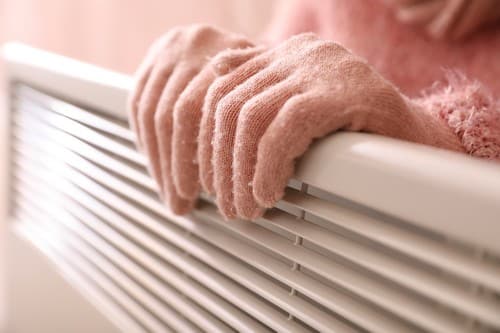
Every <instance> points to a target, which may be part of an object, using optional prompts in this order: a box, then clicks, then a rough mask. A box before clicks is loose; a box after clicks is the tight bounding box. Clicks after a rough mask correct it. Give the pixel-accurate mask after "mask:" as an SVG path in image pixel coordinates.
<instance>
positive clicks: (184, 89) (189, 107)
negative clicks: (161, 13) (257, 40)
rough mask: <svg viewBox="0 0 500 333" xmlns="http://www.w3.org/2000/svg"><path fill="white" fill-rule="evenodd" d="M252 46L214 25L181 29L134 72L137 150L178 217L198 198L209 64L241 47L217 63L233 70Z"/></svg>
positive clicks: (161, 42) (157, 46)
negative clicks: (200, 140)
mask: <svg viewBox="0 0 500 333" xmlns="http://www.w3.org/2000/svg"><path fill="white" fill-rule="evenodd" d="M251 45H252V44H251V43H250V42H249V41H248V40H247V39H246V38H244V37H243V36H241V35H236V34H233V33H228V32H224V31H221V30H218V29H215V28H213V27H210V26H205V25H193V26H188V27H179V28H175V29H173V30H171V31H170V32H169V33H167V34H166V35H165V36H163V37H162V38H160V39H159V40H158V41H156V42H155V43H154V44H153V46H152V47H151V49H150V50H149V52H148V54H147V55H146V58H145V60H144V62H143V63H142V65H141V66H140V67H139V69H138V71H137V73H136V86H135V88H134V89H133V93H132V95H131V96H130V100H129V118H130V123H131V127H132V129H133V130H134V131H135V132H136V134H137V144H138V147H139V149H140V150H142V151H143V152H144V153H145V154H146V155H147V157H148V160H149V165H148V168H149V171H150V173H151V175H152V176H153V178H154V179H155V180H156V182H157V184H158V187H159V189H160V195H161V196H162V198H163V200H164V201H165V203H166V205H167V206H168V207H169V208H170V209H171V210H172V211H173V212H175V213H179V214H181V213H186V212H188V211H190V210H191V208H192V207H193V203H194V201H195V200H196V196H197V194H198V186H199V185H198V184H199V183H198V167H197V164H196V161H195V159H194V158H193V156H196V151H197V142H196V138H197V133H198V128H197V125H198V124H199V122H198V121H196V120H197V119H199V118H201V110H200V109H201V104H202V103H203V99H204V97H205V93H206V91H207V89H208V87H209V85H210V84H211V83H212V81H213V80H214V79H215V78H216V75H215V72H214V71H213V69H212V65H210V66H207V64H208V63H209V60H210V59H211V58H212V57H213V56H214V55H216V54H218V53H220V52H223V51H226V50H228V49H236V50H238V51H239V50H241V49H243V51H242V54H240V53H238V51H236V54H235V56H234V57H231V56H230V55H227V54H226V55H225V56H222V57H221V58H220V59H219V60H218V61H219V62H218V67H225V68H226V70H230V67H231V66H238V64H239V63H238V61H245V60H246V57H249V56H251V54H250V55H248V54H247V53H248V52H247V51H246V48H248V47H249V46H251ZM226 52H227V51H226ZM224 61H226V62H225V63H224ZM223 63H224V64H223ZM174 156H175V157H174ZM174 161H175V162H174ZM176 183H177V184H176ZM179 184H181V185H183V186H176V185H179Z"/></svg>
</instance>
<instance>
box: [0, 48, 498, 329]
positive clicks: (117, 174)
mask: <svg viewBox="0 0 500 333" xmlns="http://www.w3.org/2000/svg"><path fill="white" fill-rule="evenodd" d="M4 55H5V57H6V59H7V61H8V68H9V70H10V75H11V76H10V78H11V83H12V94H11V96H12V97H11V105H12V110H11V113H12V128H11V133H12V135H11V140H12V158H11V160H12V166H11V167H12V172H11V174H12V176H13V177H12V184H13V186H12V189H11V191H12V195H13V205H12V214H13V218H14V220H15V221H16V222H15V225H17V227H16V228H20V229H22V230H27V231H26V232H25V233H27V234H29V235H36V234H37V233H39V232H42V231H43V230H51V232H48V234H49V235H52V236H53V235H58V237H52V236H51V237H48V238H47V239H46V241H43V239H42V238H41V239H42V240H38V243H40V244H42V245H41V246H42V247H45V248H48V249H51V250H50V251H52V252H51V253H55V255H54V256H55V257H57V258H63V259H64V260H65V261H67V262H69V263H70V264H71V265H70V266H72V268H71V269H73V270H74V271H76V272H82V273H81V274H84V275H85V276H86V277H88V278H90V279H91V280H92V279H93V280H92V281H94V282H93V283H94V284H96V285H98V286H103V285H104V286H106V290H109V292H110V293H112V294H113V295H111V297H112V298H113V299H116V301H117V302H118V303H120V304H121V306H122V307H124V308H126V309H127V311H128V312H127V313H129V315H130V322H131V323H135V324H134V325H138V327H142V328H144V329H146V330H148V331H154V332H163V331H169V330H175V331H193V330H194V331H196V330H198V331H199V330H203V331H209V332H215V331H221V332H225V331H232V330H236V331H280V332H281V331H324V332H329V331H332V332H354V331H360V330H366V331H373V332H405V331H421V330H425V331H438V332H461V331H485V332H489V331H494V330H500V315H499V314H500V242H499V241H498V237H499V236H500V168H499V167H498V166H497V165H494V164H491V163H486V162H483V161H477V160H473V159H471V158H468V157H466V156H462V155H459V154H456V153H451V152H447V151H442V150H438V149H434V148H429V147H424V146H420V145H416V144H411V143H405V142H400V141H396V140H392V139H388V138H382V137H377V136H373V135H366V134H353V133H341V134H336V135H333V136H330V137H328V138H326V139H324V140H321V141H320V142H318V143H316V144H314V146H313V147H312V148H311V149H310V151H309V152H308V153H307V154H306V156H305V157H304V158H303V159H302V160H301V161H300V163H299V166H298V170H297V173H296V177H295V178H296V179H295V180H293V181H292V182H291V183H290V188H289V189H288V191H287V195H286V196H285V198H284V200H283V201H281V202H280V203H279V204H278V205H277V208H275V209H273V210H270V211H269V212H267V213H266V215H265V216H264V218H262V219H260V220H258V221H256V222H253V223H250V222H247V221H234V222H231V223H227V222H225V221H223V219H222V218H221V217H220V216H219V214H218V213H217V211H216V209H215V207H214V206H213V204H212V203H211V199H210V198H208V197H204V198H203V199H202V200H200V203H199V205H198V207H197V209H196V210H195V211H194V212H193V214H191V215H189V216H186V217H179V216H175V215H172V214H171V213H169V212H168V210H167V209H165V208H164V206H163V205H162V203H161V202H160V201H159V200H158V198H157V196H156V194H155V185H154V183H153V182H152V180H151V179H150V177H149V176H148V175H147V173H146V171H145V170H146V169H145V163H146V160H145V158H144V157H143V156H141V155H140V154H139V153H138V152H137V151H136V150H135V148H134V145H133V140H134V136H133V133H131V132H130V131H129V130H128V126H127V122H126V117H125V108H124V105H125V99H126V95H127V92H128V91H127V89H128V88H129V87H130V78H129V77H126V76H123V75H120V74H115V73H110V72H108V71H105V70H102V69H98V68H95V67H93V66H90V65H86V64H81V63H78V62H76V61H73V60H70V59H66V58H63V57H60V56H55V55H52V54H48V53H46V52H42V51H39V50H34V49H31V48H29V47H26V46H22V45H18V44H16V45H9V46H8V47H6V48H5V52H4ZM31 238H33V236H32V237H31ZM35 238H36V237H35ZM36 239H38V238H36ZM44 244H47V245H44ZM103 311H105V312H106V310H103Z"/></svg>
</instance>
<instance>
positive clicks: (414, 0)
mask: <svg viewBox="0 0 500 333" xmlns="http://www.w3.org/2000/svg"><path fill="white" fill-rule="evenodd" d="M385 1H386V2H389V3H390V4H391V5H392V6H393V7H394V8H395V9H396V16H397V17H398V19H399V20H401V21H402V22H405V23H410V24H415V25H421V26H424V27H425V29H426V30H427V32H428V33H429V34H430V35H431V36H432V37H434V38H451V39H460V38H463V37H466V36H468V35H470V34H471V33H473V32H475V31H476V30H478V29H480V28H482V27H484V26H485V25H487V24H489V23H492V22H494V21H498V20H499V19H500V2H499V1H498V0H385Z"/></svg>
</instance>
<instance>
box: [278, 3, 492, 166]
mask: <svg viewBox="0 0 500 333" xmlns="http://www.w3.org/2000/svg"><path fill="white" fill-rule="evenodd" d="M279 12H280V15H279V17H278V18H277V19H276V20H275V21H274V23H273V26H272V27H271V31H270V33H269V36H270V38H271V40H272V41H273V42H278V41H280V40H283V39H285V38H288V37H289V36H291V35H294V34H297V33H301V32H307V31H313V32H316V33H318V34H319V35H320V36H322V37H323V38H325V39H332V40H335V41H336V42H338V43H340V44H342V45H344V46H345V47H347V48H348V49H350V50H351V51H352V52H353V53H355V54H357V55H359V56H362V57H364V58H365V59H366V60H367V61H368V62H369V63H370V64H372V65H373V66H374V67H375V68H376V69H377V70H378V71H379V72H380V73H381V74H382V75H383V76H385V77H386V78H387V79H389V80H390V81H392V82H393V83H394V84H395V85H396V86H398V87H399V88H400V90H401V91H402V92H403V93H404V94H406V95H407V96H409V97H411V98H413V99H414V100H415V101H416V102H417V103H420V104H422V105H423V106H424V107H425V109H427V110H431V111H429V112H432V113H433V115H434V116H436V117H439V118H440V119H441V120H442V121H443V123H444V124H446V125H447V126H450V127H451V128H452V129H453V130H454V132H455V133H456V134H457V136H458V137H459V138H460V140H461V142H462V144H463V147H464V149H465V151H466V152H467V153H469V154H471V155H473V156H477V157H484V158H489V159H495V160H500V24H497V25H496V26H495V27H493V28H490V29H485V30H483V31H480V32H478V33H476V34H474V35H472V36H471V37H469V38H467V39H465V40H460V41H455V42H454V41H446V40H435V39H432V38H431V37H429V36H428V35H427V34H426V33H425V32H424V31H422V30H421V29H419V28H416V27H413V26H408V25H405V24H402V23H400V22H399V21H397V20H396V18H395V17H394V13H393V11H392V10H391V9H390V8H388V7H387V6H386V5H385V4H384V3H383V2H382V1H381V0H295V1H294V2H293V3H292V2H289V1H287V2H286V5H285V6H284V7H282V8H280V10H279Z"/></svg>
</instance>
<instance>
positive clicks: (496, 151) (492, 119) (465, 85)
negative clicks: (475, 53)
mask: <svg viewBox="0 0 500 333" xmlns="http://www.w3.org/2000/svg"><path fill="white" fill-rule="evenodd" d="M447 81H448V84H447V85H435V86H434V87H433V88H432V89H431V90H430V91H429V92H427V93H425V94H424V96H423V97H421V98H418V99H414V102H416V103H417V104H418V105H420V106H421V108H420V110H421V111H420V112H428V113H430V114H431V115H432V116H433V117H436V118H438V119H439V120H441V121H442V124H443V126H448V127H449V128H450V129H451V130H452V131H453V132H454V133H455V134H456V135H457V136H458V138H459V139H460V142H461V143H462V145H463V148H464V150H465V152H466V153H468V154H470V155H472V156H475V157H480V158H485V159H491V160H497V161H500V101H499V100H498V99H495V98H493V96H492V95H491V94H490V92H488V90H487V89H486V88H485V87H484V86H483V85H482V84H481V83H479V82H477V81H476V82H470V81H468V80H466V79H465V78H464V77H463V76H462V75H460V74H456V73H454V74H449V75H448V79H447Z"/></svg>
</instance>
